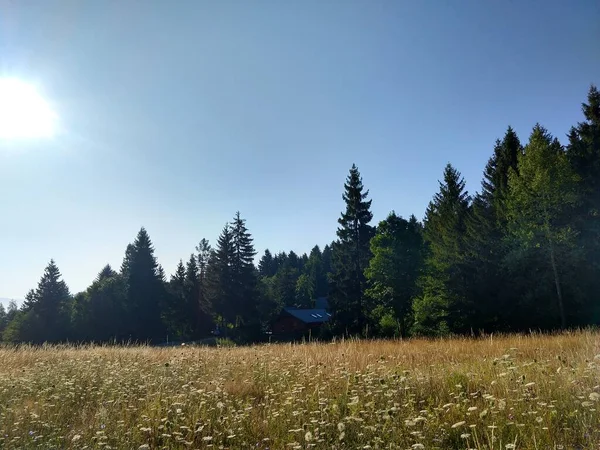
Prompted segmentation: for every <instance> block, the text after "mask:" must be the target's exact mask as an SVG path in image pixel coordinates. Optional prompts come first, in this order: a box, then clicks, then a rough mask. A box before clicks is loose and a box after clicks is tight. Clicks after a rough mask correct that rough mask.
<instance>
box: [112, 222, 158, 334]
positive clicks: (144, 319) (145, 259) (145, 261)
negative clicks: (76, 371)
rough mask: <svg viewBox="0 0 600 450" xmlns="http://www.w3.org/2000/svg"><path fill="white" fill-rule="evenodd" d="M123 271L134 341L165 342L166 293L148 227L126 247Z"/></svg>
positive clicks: (129, 321) (142, 229)
mask: <svg viewBox="0 0 600 450" xmlns="http://www.w3.org/2000/svg"><path fill="white" fill-rule="evenodd" d="M121 272H122V273H123V276H124V279H125V281H126V284H127V303H128V305H127V306H128V309H129V312H130V316H129V320H128V323H129V325H130V331H131V338H132V339H133V340H140V341H146V340H149V341H152V342H155V341H160V340H162V339H163V338H164V329H163V324H162V320H161V308H162V303H163V302H164V300H165V294H166V292H165V287H164V284H163V277H164V272H162V270H161V269H160V266H159V265H158V263H157V261H156V258H155V256H154V246H153V245H152V241H151V240H150V236H149V235H148V232H147V231H146V229H145V228H141V229H140V231H139V233H138V235H137V237H136V239H135V241H134V243H133V244H130V245H129V246H127V251H126V253H125V260H124V261H123V265H122V269H121Z"/></svg>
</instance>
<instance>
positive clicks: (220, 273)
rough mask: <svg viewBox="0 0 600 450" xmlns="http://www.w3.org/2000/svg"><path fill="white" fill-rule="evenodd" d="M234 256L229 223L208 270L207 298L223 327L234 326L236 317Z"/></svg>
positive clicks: (224, 229)
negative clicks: (233, 272)
mask: <svg viewBox="0 0 600 450" xmlns="http://www.w3.org/2000/svg"><path fill="white" fill-rule="evenodd" d="M233 258H234V247H233V236H232V232H231V228H230V226H229V223H227V224H225V226H224V227H223V230H222V231H221V234H220V235H219V238H218V239H217V245H216V248H215V249H214V251H213V252H212V254H211V257H210V260H209V263H208V267H207V272H206V284H207V286H206V299H207V301H208V303H209V305H210V308H211V310H212V311H213V312H214V314H215V319H216V321H217V324H218V325H220V326H221V327H228V326H230V325H231V326H232V325H233V324H235V319H236V309H235V304H234V288H233V283H232V282H233V274H232V271H233V269H232V266H233Z"/></svg>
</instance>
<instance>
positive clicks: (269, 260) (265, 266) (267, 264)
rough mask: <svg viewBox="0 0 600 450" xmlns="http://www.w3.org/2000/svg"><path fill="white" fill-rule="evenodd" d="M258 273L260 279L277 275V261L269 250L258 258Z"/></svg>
mask: <svg viewBox="0 0 600 450" xmlns="http://www.w3.org/2000/svg"><path fill="white" fill-rule="evenodd" d="M258 273H259V275H260V276H261V277H272V276H273V275H275V274H276V273H277V261H276V260H275V259H274V258H273V255H272V254H271V252H270V251H269V249H266V250H265V253H264V255H263V256H262V257H261V258H260V261H259V263H258Z"/></svg>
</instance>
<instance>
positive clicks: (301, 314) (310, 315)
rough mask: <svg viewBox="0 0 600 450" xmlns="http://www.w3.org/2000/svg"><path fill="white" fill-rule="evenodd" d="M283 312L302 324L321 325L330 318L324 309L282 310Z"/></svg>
mask: <svg viewBox="0 0 600 450" xmlns="http://www.w3.org/2000/svg"><path fill="white" fill-rule="evenodd" d="M283 310H284V311H285V312H286V313H288V314H290V315H292V316H294V317H295V318H296V319H298V320H301V321H302V322H304V323H323V322H327V321H328V320H329V318H330V317H331V314H329V313H328V312H327V311H326V310H325V309H296V308H283Z"/></svg>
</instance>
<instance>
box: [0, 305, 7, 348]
mask: <svg viewBox="0 0 600 450" xmlns="http://www.w3.org/2000/svg"><path fill="white" fill-rule="evenodd" d="M6 325H8V319H7V314H6V309H5V308H4V305H3V304H2V303H0V341H1V340H2V333H3V332H4V329H5V328H6Z"/></svg>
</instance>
